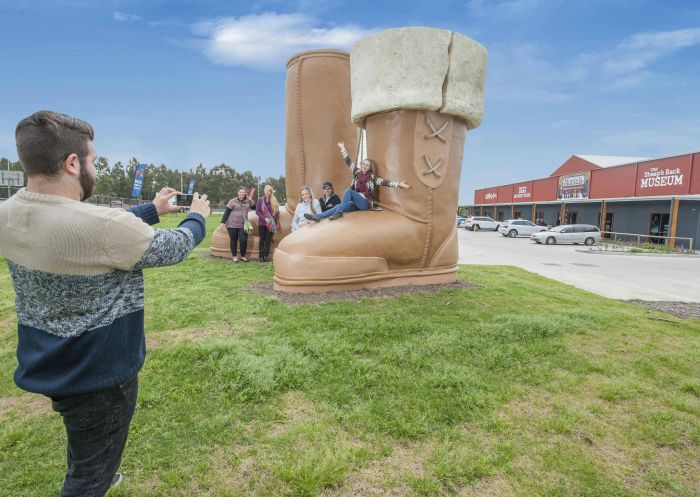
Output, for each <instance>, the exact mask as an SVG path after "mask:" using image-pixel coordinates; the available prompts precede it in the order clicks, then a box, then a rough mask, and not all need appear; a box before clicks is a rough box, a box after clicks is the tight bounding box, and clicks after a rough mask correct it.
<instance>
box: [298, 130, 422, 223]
mask: <svg viewBox="0 0 700 497" xmlns="http://www.w3.org/2000/svg"><path fill="white" fill-rule="evenodd" d="M338 148H339V149H340V153H341V154H342V156H343V159H345V163H346V164H347V165H348V168H349V169H350V171H351V172H352V183H351V184H350V188H348V189H347V190H345V193H344V194H343V200H341V201H340V205H336V206H335V207H333V208H332V209H329V210H327V211H325V212H323V213H321V214H316V215H312V214H304V217H305V218H306V219H308V220H310V221H316V222H318V221H320V220H321V219H323V218H326V217H327V218H329V219H331V220H333V219H338V218H341V217H343V212H352V211H366V210H368V209H375V207H374V201H375V199H376V193H375V192H376V187H377V186H388V187H390V188H411V186H410V185H409V184H408V183H406V182H405V181H387V180H385V179H382V178H380V177H379V176H377V174H376V172H375V171H376V167H377V164H376V162H375V161H373V160H372V159H365V160H363V161H362V163H361V164H360V166H359V167H358V166H356V165H355V164H354V163H353V162H352V159H350V156H349V155H348V151H347V150H345V144H344V143H343V142H339V143H338Z"/></svg>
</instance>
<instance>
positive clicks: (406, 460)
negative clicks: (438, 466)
mask: <svg viewBox="0 0 700 497" xmlns="http://www.w3.org/2000/svg"><path fill="white" fill-rule="evenodd" d="M428 455H429V446H427V445H426V444H412V445H397V446H394V447H393V449H392V451H391V454H390V455H388V456H387V457H384V458H382V459H378V460H375V461H372V462H370V463H369V464H368V465H367V467H365V468H362V469H361V470H360V471H358V472H356V473H354V474H351V475H349V476H348V478H347V479H346V480H345V481H344V482H343V484H342V485H340V486H339V487H337V488H334V489H329V490H327V491H325V492H324V493H323V496H324V497H354V496H356V495H362V496H365V497H400V496H404V495H408V494H409V493H410V490H411V488H410V486H409V484H408V482H407V476H413V477H421V476H423V475H424V474H425V470H424V467H423V464H424V461H425V459H427V457H428Z"/></svg>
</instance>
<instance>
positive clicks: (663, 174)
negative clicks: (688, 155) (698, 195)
mask: <svg viewBox="0 0 700 497" xmlns="http://www.w3.org/2000/svg"><path fill="white" fill-rule="evenodd" d="M689 180H690V164H683V163H679V164H678V165H675V164H674V165H672V166H670V167H669V166H668V165H665V167H661V166H660V165H658V164H653V163H650V164H645V165H642V164H640V165H639V167H638V169H637V191H636V194H637V196H640V197H643V196H646V195H684V194H686V193H688V188H689V183H690V181H689Z"/></svg>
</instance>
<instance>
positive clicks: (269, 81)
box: [0, 0, 700, 204]
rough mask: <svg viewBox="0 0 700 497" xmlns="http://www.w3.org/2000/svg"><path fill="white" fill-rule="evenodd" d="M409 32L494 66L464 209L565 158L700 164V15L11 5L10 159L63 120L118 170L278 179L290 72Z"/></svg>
mask: <svg viewBox="0 0 700 497" xmlns="http://www.w3.org/2000/svg"><path fill="white" fill-rule="evenodd" d="M402 26H432V27H437V28H444V29H450V30H454V31H458V32H461V33H463V34H466V35H468V36H471V37H473V38H475V39H476V40H478V41H479V42H480V43H482V44H483V45H484V46H485V47H486V48H487V49H488V51H489V58H490V59H489V67H488V72H487V82H486V104H485V112H484V120H483V122H482V124H481V127H480V128H477V129H476V130H473V131H472V132H470V133H469V134H468V136H467V143H466V147H465V153H464V162H463V168H462V181H461V185H460V203H462V204H464V203H470V202H471V201H472V199H473V191H474V189H475V188H480V187H485V186H492V185H497V184H504V183H511V182H515V181H519V180H527V179H532V178H538V177H543V176H548V175H549V174H550V173H551V172H552V171H553V170H554V169H556V167H558V166H559V165H560V164H561V163H563V162H564V161H565V160H566V159H568V158H569V157H570V156H571V155H572V154H589V155H622V156H640V157H660V156H666V155H676V154H681V153H685V152H689V151H697V150H700V2H698V1H695V0H687V1H672V0H668V1H660V0H659V1H656V0H627V1H622V0H605V1H603V0H587V1H574V0H569V1H565V0H494V1H489V0H462V1H442V2H441V1H435V0H431V1H427V0H413V1H411V0H406V1H403V2H381V1H372V2H366V1H358V0H355V1H341V0H300V1H294V2H281V1H277V0H260V1H252V2H216V1H208V0H192V1H184V0H180V1H164V0H162V1H161V0H149V1H137V0H113V1H100V0H94V1H89V0H58V1H41V0H38V1H22V0H13V1H8V0H0V61H2V69H3V70H2V72H1V73H0V156H4V157H9V158H10V159H12V160H16V159H17V154H16V151H15V147H14V129H15V126H16V124H17V122H18V121H19V120H20V119H21V118H23V117H25V116H27V115H29V114H31V113H32V112H34V111H36V110H40V109H53V110H57V111H60V112H64V113H67V114H71V115H73V116H75V117H80V118H83V119H85V120H87V121H89V122H90V123H92V124H93V126H94V127H95V130H96V138H95V146H96V149H97V152H98V154H100V155H106V156H107V157H109V159H110V161H111V162H112V163H113V162H116V161H117V160H121V161H122V162H125V161H128V160H129V158H131V157H132V156H135V157H137V158H138V159H139V160H140V161H141V162H153V163H156V164H159V163H161V162H163V163H166V164H167V165H168V166H170V167H173V168H176V169H188V168H190V167H194V166H196V165H197V164H198V163H200V162H202V163H203V164H204V165H205V166H207V167H212V166H214V165H217V164H219V163H221V162H226V163H227V164H229V165H232V166H233V167H235V168H236V169H239V170H245V169H250V170H252V171H253V172H254V173H255V174H257V175H261V176H277V175H280V174H284V78H285V73H284V62H285V61H286V59H287V58H288V57H289V56H290V55H292V54H293V53H296V52H298V51H301V50H306V49H312V48H323V47H333V48H345V49H349V48H350V47H351V46H352V43H353V42H354V41H355V40H356V39H358V38H359V37H362V36H364V35H365V34H367V33H370V32H373V31H376V30H381V29H385V28H391V27H402Z"/></svg>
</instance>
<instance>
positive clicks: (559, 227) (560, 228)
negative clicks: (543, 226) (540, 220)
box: [549, 226, 566, 233]
mask: <svg viewBox="0 0 700 497" xmlns="http://www.w3.org/2000/svg"><path fill="white" fill-rule="evenodd" d="M565 227H566V226H555V227H554V228H552V229H551V230H549V231H556V232H557V233H559V232H560V231H561V230H563V229H564V228H565Z"/></svg>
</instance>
